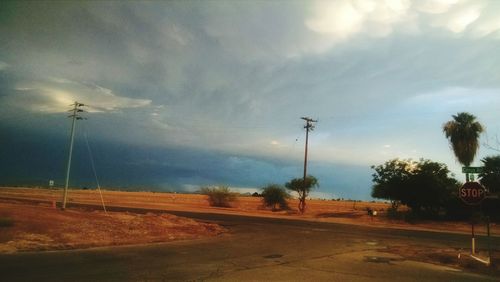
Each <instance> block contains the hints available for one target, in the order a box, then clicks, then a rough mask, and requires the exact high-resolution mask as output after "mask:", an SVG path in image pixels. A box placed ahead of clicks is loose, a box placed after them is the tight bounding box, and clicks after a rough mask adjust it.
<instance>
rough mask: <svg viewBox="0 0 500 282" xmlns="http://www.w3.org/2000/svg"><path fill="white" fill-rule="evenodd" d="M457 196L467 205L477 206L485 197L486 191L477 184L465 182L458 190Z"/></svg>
mask: <svg viewBox="0 0 500 282" xmlns="http://www.w3.org/2000/svg"><path fill="white" fill-rule="evenodd" d="M458 196H459V197H460V199H462V201H464V203H466V204H468V205H477V204H479V203H480V202H481V201H482V200H483V199H484V197H485V196H486V189H485V188H484V187H483V186H482V185H481V184H479V183H477V182H466V183H465V184H464V185H462V187H460V189H459V190H458Z"/></svg>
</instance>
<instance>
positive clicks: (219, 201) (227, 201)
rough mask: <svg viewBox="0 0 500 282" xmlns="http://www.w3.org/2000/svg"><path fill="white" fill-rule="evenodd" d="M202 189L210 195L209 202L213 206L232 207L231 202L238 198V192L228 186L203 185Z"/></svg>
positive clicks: (202, 191) (205, 193) (203, 192)
mask: <svg viewBox="0 0 500 282" xmlns="http://www.w3.org/2000/svg"><path fill="white" fill-rule="evenodd" d="M200 191H201V193H202V194H204V195H207V196H208V202H209V203H210V205H211V206H213V207H231V202H234V201H235V200H236V194H235V193H233V192H231V190H229V187H227V186H219V187H203V188H201V190H200Z"/></svg>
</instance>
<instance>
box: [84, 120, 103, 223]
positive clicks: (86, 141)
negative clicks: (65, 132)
mask: <svg viewBox="0 0 500 282" xmlns="http://www.w3.org/2000/svg"><path fill="white" fill-rule="evenodd" d="M83 136H84V137H85V143H86V144H87V150H88V152H89V156H90V164H91V166H92V171H93V172H94V177H95V182H96V184H97V189H98V190H99V195H100V196H101V203H102V208H103V209H104V213H106V214H107V213H108V212H107V211H106V205H105V204H104V198H103V196H102V191H101V185H100V184H99V179H98V178H97V171H96V169H95V164H94V157H93V155H92V151H91V150H90V145H89V140H88V136H87V128H86V127H84V132H83Z"/></svg>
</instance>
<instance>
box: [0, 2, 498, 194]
mask: <svg viewBox="0 0 500 282" xmlns="http://www.w3.org/2000/svg"><path fill="white" fill-rule="evenodd" d="M499 14H500V1H482V0H470V1H466V0H464V1H461V0H420V1H407V0H387V1H383V0H377V1H370V0H362V1H361V0H360V1H355V0H353V1H348V0H345V1H344V0H338V1H178V2H176V1H171V2H146V1H140V2H132V1H126V2H109V3H108V2H101V1H99V2H73V1H68V2H40V1H38V2H33V3H30V2H2V3H1V4H0V38H1V40H0V129H1V132H2V135H1V140H0V144H1V145H2V146H1V148H0V152H1V153H2V155H3V156H2V159H1V160H0V162H1V163H0V166H1V168H2V172H1V174H0V182H3V183H4V184H5V183H7V184H15V183H18V184H25V183H30V184H33V183H34V184H36V183H45V182H47V181H48V179H56V182H59V183H60V180H61V179H63V178H64V167H65V158H66V157H65V154H66V152H67V143H68V139H69V129H70V120H69V119H67V118H66V115H67V110H69V109H70V106H69V105H70V104H71V103H73V102H74V101H79V102H81V103H84V104H86V105H87V107H86V110H87V111H88V112H87V113H85V114H84V115H85V116H86V117H88V120H85V121H79V122H78V124H77V135H76V139H77V141H76V145H75V146H76V147H75V148H76V156H77V157H76V162H77V163H76V164H75V170H74V172H73V173H74V176H75V185H77V183H76V182H78V183H80V184H82V183H87V182H91V181H92V179H93V176H92V175H90V174H89V173H88V167H89V164H88V156H87V155H86V154H88V153H87V151H85V150H87V149H86V147H85V146H86V145H85V141H84V136H88V140H89V143H90V144H91V147H92V148H93V155H94V158H95V162H96V167H97V171H98V174H99V175H100V178H101V182H104V183H101V184H102V185H103V186H113V185H115V186H124V187H125V186H130V187H139V186H148V187H153V188H154V189H187V190H189V189H195V188H193V187H197V186H198V185H205V184H207V185H208V184H217V183H220V184H227V185H230V186H232V187H240V188H255V187H261V186H263V185H265V184H268V183H273V182H275V183H284V182H285V181H287V180H289V179H290V178H291V177H300V176H301V171H302V158H303V147H304V129H303V121H302V120H301V119H300V117H302V116H310V117H312V118H315V119H318V120H319V122H318V123H317V127H316V129H315V130H314V131H313V132H312V133H311V134H310V157H309V159H310V169H309V171H310V173H311V174H313V175H315V176H317V177H318V178H319V181H320V184H321V186H320V189H319V190H318V194H317V195H318V196H325V197H345V198H358V199H369V194H370V189H371V188H370V185H371V173H372V171H371V169H370V166H371V165H377V164H381V163H383V162H384V161H386V160H389V159H391V158H395V157H400V158H421V157H423V158H430V159H432V160H435V161H439V162H443V163H446V164H447V165H448V166H449V168H450V169H451V170H452V171H454V172H456V173H457V178H461V177H462V175H460V174H459V172H460V165H459V164H458V163H457V162H456V161H455V159H454V157H453V155H452V153H451V150H450V149H449V145H448V143H447V140H446V139H445V137H444V135H443V133H442V129H441V128H442V124H443V123H444V122H446V121H447V120H449V119H450V118H451V115H452V114H456V113H458V112H462V111H467V112H470V113H472V114H474V115H476V116H477V117H478V120H479V121H480V122H481V123H482V124H484V125H485V127H486V129H487V132H486V134H484V135H482V136H481V144H483V146H482V147H481V149H480V152H479V158H480V157H483V156H486V155H492V154H495V153H498V152H496V151H495V150H492V149H489V148H488V146H486V145H485V143H487V144H489V145H491V146H494V147H495V146H496V147H499V144H498V142H497V141H496V140H497V138H498V137H497V136H498V135H499V134H500V121H499V118H498V117H499V113H498V109H499V106H500V93H499V89H500V52H498V50H499V47H500V17H498V15H499ZM78 150H80V153H79V151H78ZM479 158H478V159H479ZM476 165H479V161H478V160H477V161H476ZM89 175H90V176H89ZM23 181H24V182H23ZM82 185H83V184H82ZM86 185H92V184H86Z"/></svg>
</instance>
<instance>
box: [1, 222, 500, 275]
mask: <svg viewBox="0 0 500 282" xmlns="http://www.w3.org/2000/svg"><path fill="white" fill-rule="evenodd" d="M172 213H174V214H177V215H181V216H187V217H192V218H196V219H199V220H204V221H211V222H217V223H219V224H221V225H223V226H225V227H226V228H227V229H228V230H229V232H228V234H225V235H222V236H220V237H217V238H210V239H202V240H194V241H181V242H173V243H161V244H150V245H140V246H122V247H107V248H95V249H87V250H73V251H57V252H39V253H18V254H10V255H0V275H1V276H0V280H1V281H205V280H217V281H389V280H397V281H483V280H484V281H499V280H500V277H495V276H486V275H479V274H473V273H468V272H465V271H461V270H457V269H453V268H450V267H445V266H439V265H436V264H430V263H424V262H416V261H411V260H408V259H406V258H405V256H404V255H403V256H400V255H396V254H391V253H387V252H384V250H385V249H386V248H388V247H395V246H400V247H401V246H408V245H412V246H423V247H426V248H431V249H433V250H439V249H449V248H455V249H460V248H463V249H466V248H468V247H469V240H470V239H469V238H468V236H465V235H459V234H445V233H434V232H420V231H405V230H390V229H378V228H370V227H363V226H353V225H342V224H332V223H318V222H307V221H298V220H283V219H271V218H257V217H245V216H233V215H221V214H198V213H188V212H172ZM82 232H83V231H82ZM492 245H493V246H494V248H497V249H498V247H499V246H500V238H498V237H496V238H493V241H492ZM457 252H458V251H457Z"/></svg>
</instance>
